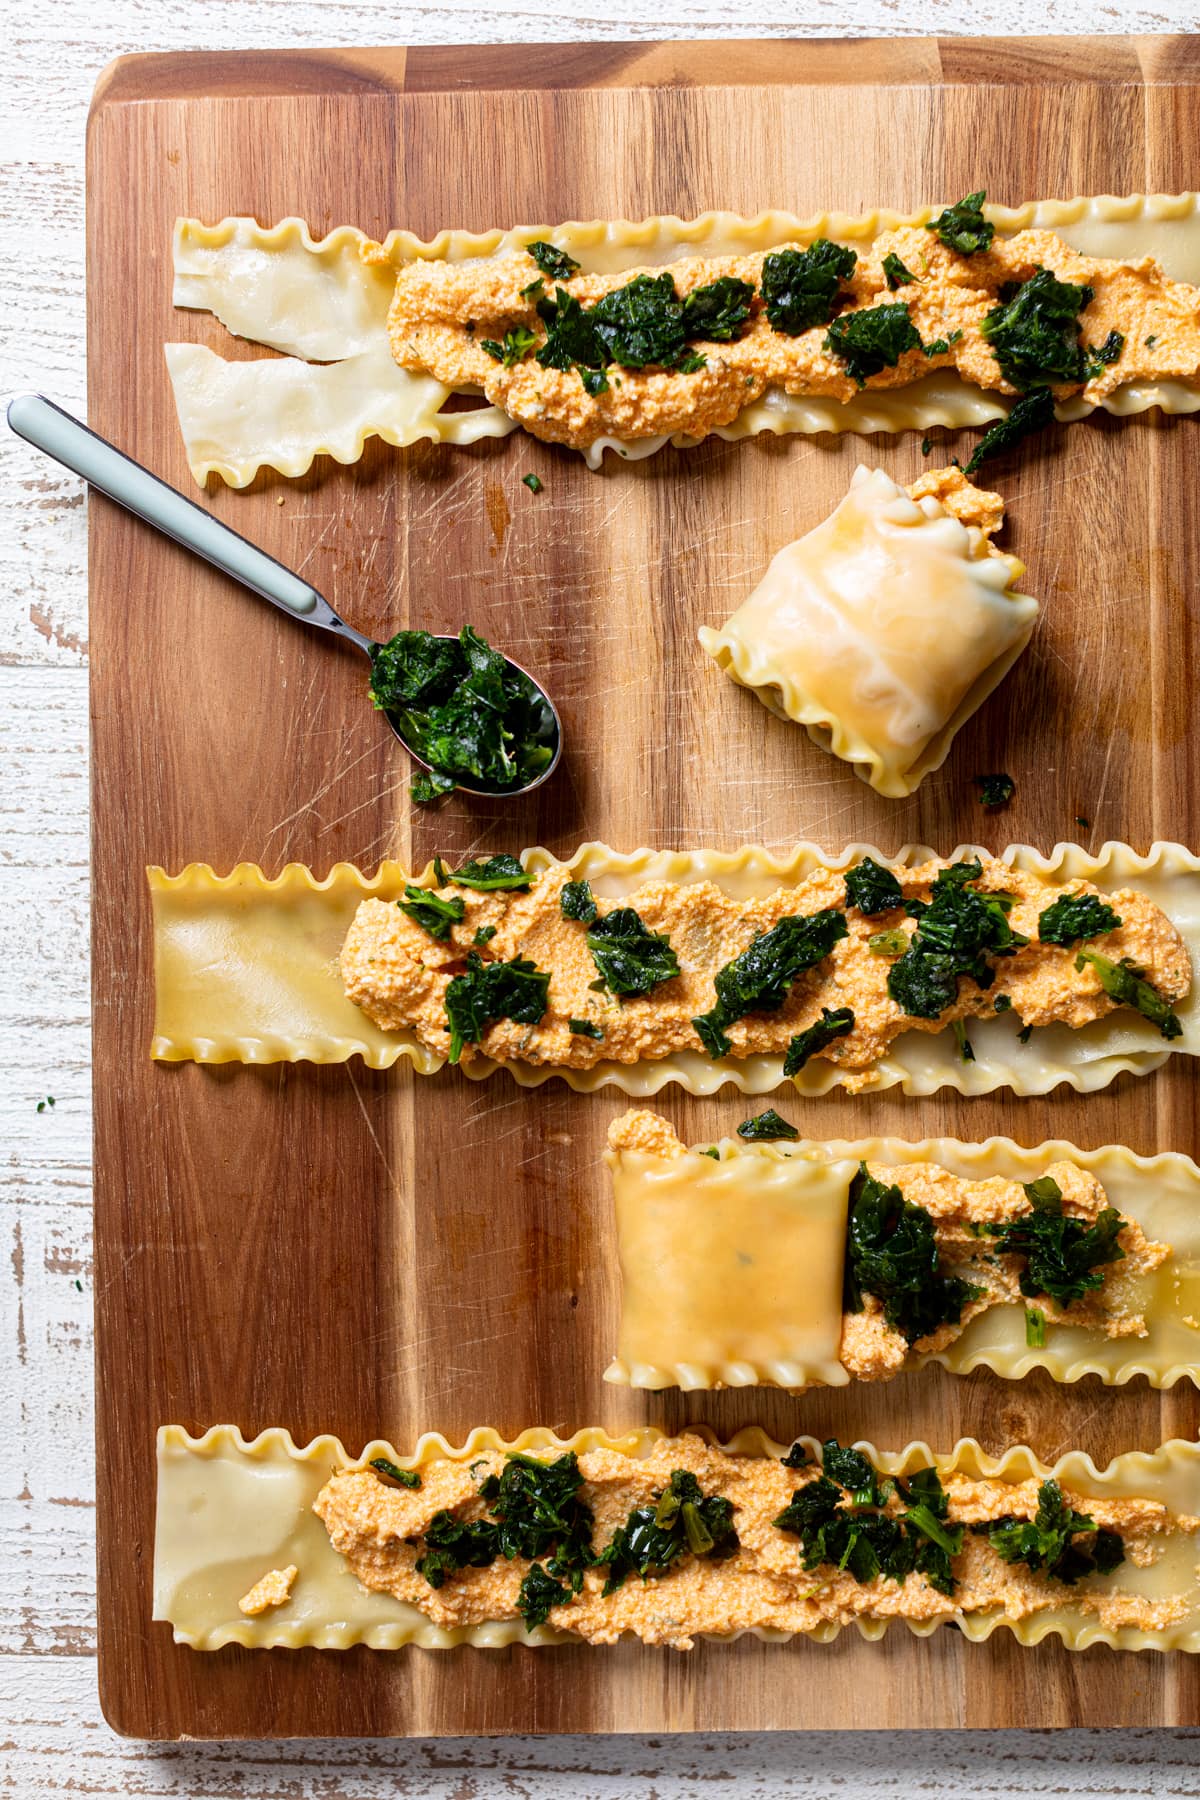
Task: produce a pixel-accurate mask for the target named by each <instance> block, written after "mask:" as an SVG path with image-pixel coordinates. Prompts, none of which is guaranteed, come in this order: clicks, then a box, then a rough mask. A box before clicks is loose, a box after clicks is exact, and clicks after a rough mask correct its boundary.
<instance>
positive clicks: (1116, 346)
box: [1083, 331, 1125, 381]
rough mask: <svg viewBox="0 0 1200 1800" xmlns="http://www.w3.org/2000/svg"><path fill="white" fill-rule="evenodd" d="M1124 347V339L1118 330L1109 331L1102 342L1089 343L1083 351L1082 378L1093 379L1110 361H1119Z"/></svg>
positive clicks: (1102, 371) (1101, 372) (1100, 373)
mask: <svg viewBox="0 0 1200 1800" xmlns="http://www.w3.org/2000/svg"><path fill="white" fill-rule="evenodd" d="M1124 348H1125V339H1124V338H1123V336H1122V335H1121V333H1120V332H1119V331H1110V332H1109V334H1108V336H1107V337H1106V338H1105V340H1104V342H1103V343H1102V344H1097V345H1089V346H1088V347H1087V348H1086V349H1085V350H1084V353H1083V357H1084V363H1083V376H1084V380H1085V381H1094V380H1095V379H1096V376H1097V375H1102V374H1103V373H1104V370H1105V369H1106V368H1107V367H1108V365H1109V364H1110V363H1115V362H1119V361H1120V357H1121V352H1122V350H1124Z"/></svg>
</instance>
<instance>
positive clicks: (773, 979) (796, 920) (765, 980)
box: [692, 906, 846, 1059]
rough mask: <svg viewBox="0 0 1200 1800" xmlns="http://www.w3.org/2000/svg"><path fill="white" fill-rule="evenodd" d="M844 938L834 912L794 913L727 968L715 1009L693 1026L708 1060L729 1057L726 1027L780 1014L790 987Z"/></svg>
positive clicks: (842, 917) (832, 909)
mask: <svg viewBox="0 0 1200 1800" xmlns="http://www.w3.org/2000/svg"><path fill="white" fill-rule="evenodd" d="M845 936H846V916H845V914H844V913H841V912H838V911H837V909H836V908H835V907H832V906H830V907H826V908H825V909H824V910H823V911H821V912H817V913H792V914H789V915H788V917H787V918H784V919H780V921H779V923H778V924H777V925H773V926H772V927H771V929H770V931H767V932H764V933H763V934H762V935H761V936H759V937H756V938H755V939H754V942H753V943H752V944H751V945H750V946H749V948H748V949H746V950H743V951H742V954H741V955H740V956H735V957H734V959H733V961H732V962H728V963H726V964H725V967H724V968H723V969H721V970H719V971H718V974H717V978H716V983H715V986H716V994H717V998H716V1005H715V1006H713V1007H712V1008H711V1009H710V1010H709V1011H708V1012H706V1013H702V1014H701V1015H700V1017H699V1018H696V1019H693V1020H692V1024H693V1025H694V1026H695V1029H696V1033H697V1035H698V1037H699V1038H700V1041H701V1043H702V1044H703V1045H704V1048H705V1049H706V1050H707V1051H708V1053H709V1055H710V1056H711V1057H713V1058H714V1059H715V1058H717V1057H721V1056H728V1054H729V1051H730V1049H731V1048H732V1045H731V1043H730V1041H729V1039H728V1038H727V1037H726V1035H725V1027H726V1026H727V1025H732V1024H733V1023H734V1022H735V1021H736V1020H737V1019H744V1018H745V1017H746V1015H747V1013H753V1012H778V1011H779V1009H780V1007H781V1006H782V1005H783V1003H784V1001H785V1000H786V999H787V995H788V989H789V988H790V987H791V985H792V983H793V982H794V981H795V980H796V979H797V978H798V977H799V976H800V975H802V974H803V973H804V971H805V970H806V969H811V968H813V967H814V966H815V965H816V964H817V963H819V962H821V961H822V960H823V958H825V957H826V956H828V955H829V952H830V951H831V950H832V949H833V946H834V945H835V944H836V943H838V942H840V940H841V939H842V938H844V937H845Z"/></svg>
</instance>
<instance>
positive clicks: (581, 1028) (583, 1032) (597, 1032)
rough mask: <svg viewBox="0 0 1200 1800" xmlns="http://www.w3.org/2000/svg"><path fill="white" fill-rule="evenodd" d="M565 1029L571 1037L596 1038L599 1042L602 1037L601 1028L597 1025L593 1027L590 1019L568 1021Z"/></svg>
mask: <svg viewBox="0 0 1200 1800" xmlns="http://www.w3.org/2000/svg"><path fill="white" fill-rule="evenodd" d="M567 1029H568V1030H569V1031H570V1033H571V1036H572V1037H585V1038H596V1039H597V1040H599V1039H601V1038H602V1037H603V1036H604V1031H603V1028H602V1027H601V1026H599V1025H594V1024H593V1023H592V1021H591V1020H590V1019H568V1020H567Z"/></svg>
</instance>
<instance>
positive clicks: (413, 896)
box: [396, 881, 467, 939]
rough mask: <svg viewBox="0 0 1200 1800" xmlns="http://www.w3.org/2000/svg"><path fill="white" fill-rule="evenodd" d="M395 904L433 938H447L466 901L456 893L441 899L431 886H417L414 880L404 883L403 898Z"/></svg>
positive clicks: (460, 915) (461, 913) (459, 920)
mask: <svg viewBox="0 0 1200 1800" xmlns="http://www.w3.org/2000/svg"><path fill="white" fill-rule="evenodd" d="M396 905H397V906H398V907H399V908H400V911H401V912H402V913H405V914H407V916H408V917H409V918H410V919H411V920H412V921H413V923H414V924H415V925H419V926H420V927H421V929H422V931H427V932H428V933H429V935H430V937H433V938H443V939H444V938H448V937H449V936H450V927H451V926H452V925H457V924H459V923H460V922H461V920H462V916H463V913H464V912H465V911H466V907H467V903H466V901H465V900H460V899H459V898H458V896H457V895H454V896H452V898H451V899H449V900H443V899H442V897H441V895H440V894H435V893H434V892H433V890H432V888H423V887H418V886H417V884H416V882H414V881H406V882H405V884H404V898H403V900H397V902H396Z"/></svg>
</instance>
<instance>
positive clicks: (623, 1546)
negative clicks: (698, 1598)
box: [595, 1469, 738, 1595]
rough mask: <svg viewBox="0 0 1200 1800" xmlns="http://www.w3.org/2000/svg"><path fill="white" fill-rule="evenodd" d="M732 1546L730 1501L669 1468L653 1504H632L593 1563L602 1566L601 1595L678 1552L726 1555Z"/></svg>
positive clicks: (656, 1570)
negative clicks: (604, 1573) (665, 1482)
mask: <svg viewBox="0 0 1200 1800" xmlns="http://www.w3.org/2000/svg"><path fill="white" fill-rule="evenodd" d="M737 1547H738V1539H737V1533H736V1531H735V1530H734V1528H733V1505H732V1502H730V1501H729V1500H726V1499H724V1498H723V1497H722V1496H721V1495H719V1494H705V1493H704V1492H703V1491H702V1490H701V1487H700V1483H699V1482H698V1481H697V1480H696V1477H695V1476H694V1475H693V1474H691V1472H690V1471H689V1470H687V1469H674V1470H672V1472H671V1479H670V1482H669V1483H668V1485H667V1486H666V1487H665V1488H664V1489H663V1490H662V1492H661V1493H660V1494H658V1495H656V1496H655V1497H654V1501H653V1504H652V1505H649V1506H637V1507H634V1509H633V1511H632V1512H631V1513H630V1514H629V1517H628V1518H627V1519H626V1521H625V1523H624V1525H622V1526H620V1527H619V1528H618V1530H617V1531H615V1532H614V1533H613V1536H612V1537H611V1538H610V1540H609V1542H608V1543H607V1544H606V1546H605V1547H604V1549H603V1550H602V1551H601V1552H600V1554H599V1556H597V1557H596V1558H595V1562H596V1563H597V1565H599V1566H601V1567H605V1568H607V1569H608V1579H607V1581H606V1582H605V1584H604V1593H605V1594H606V1595H607V1594H613V1593H615V1592H616V1591H617V1589H618V1588H619V1587H621V1586H622V1585H623V1583H624V1582H625V1581H626V1580H627V1578H628V1577H629V1576H630V1575H640V1576H641V1578H642V1580H643V1581H646V1580H648V1579H649V1577H650V1576H652V1575H661V1574H662V1573H663V1571H664V1570H665V1569H669V1568H670V1567H671V1564H672V1563H675V1562H678V1561H679V1559H680V1558H681V1557H683V1556H688V1555H691V1556H714V1555H715V1556H729V1555H732V1553H733V1552H734V1551H735V1550H736V1549H737Z"/></svg>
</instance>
